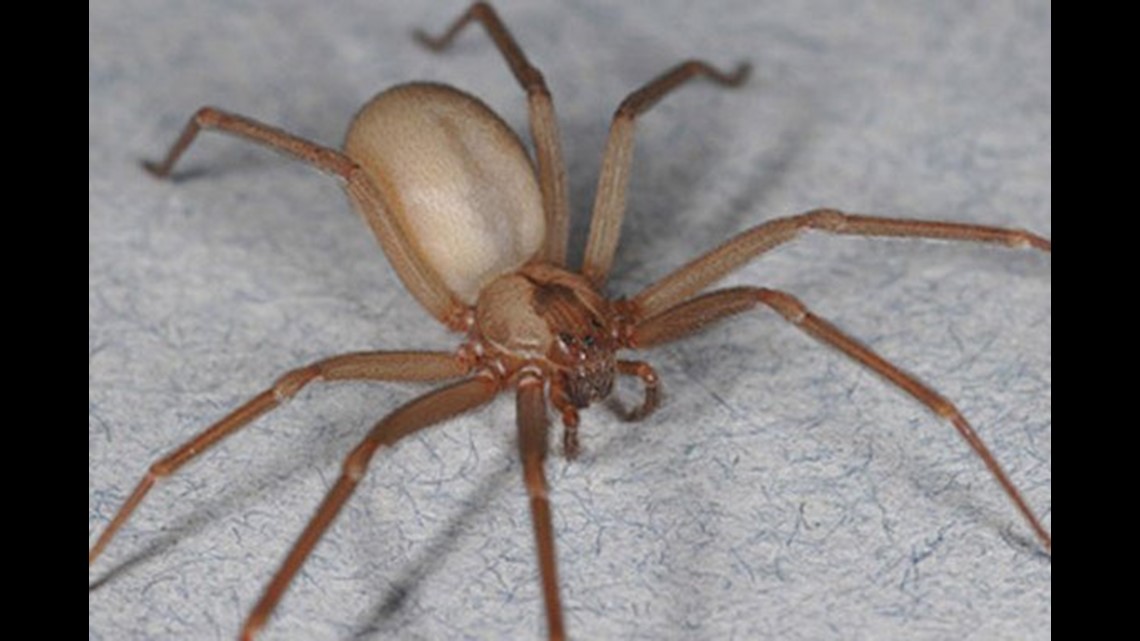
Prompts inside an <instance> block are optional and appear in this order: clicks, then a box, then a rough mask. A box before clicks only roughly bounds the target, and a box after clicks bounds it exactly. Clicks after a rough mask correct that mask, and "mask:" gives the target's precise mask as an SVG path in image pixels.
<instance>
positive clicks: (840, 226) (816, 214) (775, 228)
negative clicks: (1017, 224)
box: [628, 209, 1052, 319]
mask: <svg viewBox="0 0 1140 641" xmlns="http://www.w3.org/2000/svg"><path fill="white" fill-rule="evenodd" d="M806 229H816V230H819V231H825V232H828V233H831V234H843V235H849V236H894V237H904V238H934V239H939V240H962V241H968V242H975V243H996V244H999V245H1006V246H1009V247H1032V248H1034V249H1039V250H1041V251H1045V252H1050V251H1052V243H1051V242H1050V241H1049V240H1048V239H1046V238H1042V237H1041V236H1038V235H1036V234H1032V233H1030V232H1027V231H1023V230H1020V229H1005V228H1002V227H989V226H986V225H971V224H967V223H948V222H941V221H926V220H907V219H903V218H883V217H880V216H864V215H860V214H845V213H843V212H841V211H837V210H834V209H817V210H814V211H809V212H807V213H804V214H799V215H797V216H788V217H786V218H777V219H775V220H770V221H768V222H766V223H761V224H759V225H757V226H755V227H753V228H752V229H749V230H746V231H744V232H741V233H740V234H738V235H736V236H735V237H733V238H731V239H729V240H728V242H726V243H724V244H723V245H721V246H720V247H717V248H716V249H713V250H712V251H710V252H707V253H705V254H704V255H702V256H699V257H697V258H696V259H694V260H692V261H689V263H687V264H685V265H683V266H681V267H680V268H678V269H676V270H674V271H673V272H672V273H671V274H669V275H668V276H665V277H664V278H662V279H661V280H658V281H657V282H656V283H654V284H652V285H650V286H649V287H647V288H645V290H644V291H642V292H641V293H640V294H638V295H637V296H635V297H633V298H632V299H630V301H629V303H628V304H629V305H630V306H631V308H632V310H633V312H634V313H635V314H637V315H638V316H639V318H643V319H644V318H649V317H651V316H654V315H656V314H659V313H661V312H663V311H665V310H666V309H669V308H670V307H672V306H674V305H676V304H678V303H680V302H681V301H683V300H685V299H687V298H689V297H690V296H692V295H694V294H696V293H698V292H700V291H701V290H703V289H704V288H705V287H708V286H709V285H711V284H713V283H714V282H716V281H718V280H720V279H721V278H723V277H724V276H726V275H727V274H729V273H730V272H732V271H733V270H735V269H737V268H739V267H740V266H741V265H743V264H744V263H746V262H748V261H750V260H752V259H753V258H756V257H757V256H759V255H761V254H763V253H765V252H767V251H768V250H770V249H773V248H775V247H777V246H779V245H782V244H784V243H786V242H788V241H790V240H792V239H793V238H795V237H797V236H799V235H800V232H802V231H804V230H806Z"/></svg>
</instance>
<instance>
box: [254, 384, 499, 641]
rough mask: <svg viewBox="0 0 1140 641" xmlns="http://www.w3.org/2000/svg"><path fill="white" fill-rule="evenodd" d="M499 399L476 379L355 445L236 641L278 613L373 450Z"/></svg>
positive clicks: (391, 419) (397, 414)
mask: <svg viewBox="0 0 1140 641" xmlns="http://www.w3.org/2000/svg"><path fill="white" fill-rule="evenodd" d="M498 393H499V381H498V380H497V379H496V378H495V377H493V376H489V375H480V376H475V377H473V378H468V379H466V380H463V381H460V382H458V383H454V384H452V385H449V386H447V387H443V388H440V389H437V390H435V391H432V392H428V393H427V394H424V395H423V396H420V397H419V398H416V399H414V400H412V401H410V402H408V403H405V404H404V405H402V406H400V407H399V408H397V409H396V410H395V411H393V412H392V413H391V414H389V415H388V416H386V417H385V418H384V419H383V420H381V421H380V422H379V423H377V424H376V426H375V427H373V428H372V431H371V432H369V433H368V436H366V437H364V440H363V441H361V442H360V445H357V446H356V448H355V449H353V450H352V452H351V453H349V455H348V457H346V458H345V460H344V468H343V471H342V472H341V475H340V478H338V479H337V482H336V484H335V485H333V487H332V489H331V490H329V492H328V494H327V495H326V496H325V500H324V501H323V502H322V503H321V505H320V507H319V508H317V512H316V514H314V515H313V518H312V520H310V521H309V524H308V525H307V526H305V530H304V532H302V533H301V536H300V537H298V539H297V542H296V543H294V544H293V547H292V549H290V550H289V555H288V556H286V557H285V561H284V562H283V563H282V564H281V568H280V569H279V570H277V574H275V575H274V576H273V580H272V581H270V582H269V585H268V586H266V588H265V592H264V593H263V594H262V596H261V600H259V601H258V602H257V605H256V606H255V607H254V608H253V611H251V612H250V614H249V618H248V619H246V622H245V625H244V626H243V627H242V632H241V638H242V639H244V640H247V641H248V640H249V639H252V638H253V637H254V636H255V635H256V634H257V632H258V630H260V629H261V627H262V626H263V625H265V622H266V620H267V619H268V618H269V615H270V614H272V613H273V609H274V608H276V607H277V602H278V601H280V600H281V597H282V596H283V595H284V594H285V590H286V589H287V588H288V587H289V584H290V583H291V582H292V581H293V576H294V575H296V574H297V571H298V570H300V569H301V565H302V564H303V563H304V562H305V559H306V558H308V556H309V553H310V552H312V551H313V548H314V547H315V546H316V545H317V542H318V541H320V540H321V537H322V536H324V533H325V531H326V530H327V529H328V528H329V525H331V524H332V522H333V519H335V518H336V516H337V514H338V513H340V510H341V508H342V507H344V504H345V502H346V501H347V500H348V498H349V497H350V496H352V493H353V491H354V490H355V489H356V485H357V483H359V482H360V479H361V478H363V477H364V474H365V472H367V471H368V464H369V463H370V462H371V460H372V456H373V455H374V454H376V451H377V450H378V449H380V448H381V447H389V446H391V445H392V444H394V443H395V442H396V441H398V440H400V439H402V438H404V437H405V436H408V435H409V434H413V433H415V432H418V431H419V430H421V429H424V428H426V427H431V426H432V425H435V424H436V423H439V422H441V421H443V420H446V419H448V418H451V417H453V416H456V415H459V414H463V413H465V412H469V411H471V410H473V409H475V408H476V407H479V406H480V405H484V404H485V403H487V402H488V401H490V400H491V399H493V398H494V397H495V395H497V394H498Z"/></svg>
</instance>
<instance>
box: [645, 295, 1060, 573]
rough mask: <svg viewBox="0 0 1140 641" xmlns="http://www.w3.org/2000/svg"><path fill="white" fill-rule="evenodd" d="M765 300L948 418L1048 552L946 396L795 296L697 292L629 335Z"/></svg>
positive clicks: (710, 318) (1045, 538)
mask: <svg viewBox="0 0 1140 641" xmlns="http://www.w3.org/2000/svg"><path fill="white" fill-rule="evenodd" d="M760 303H763V304H764V305H767V306H768V307H771V308H772V309H774V310H776V311H777V312H779V313H780V315H781V316H783V317H784V318H785V319H787V320H788V321H789V322H791V323H792V324H793V325H795V326H796V327H798V328H800V329H801V330H803V331H805V332H807V333H808V334H810V335H811V336H813V337H814V338H816V339H817V340H819V341H821V342H823V343H826V344H827V345H830V346H832V347H834V348H836V349H838V350H839V351H841V352H843V353H844V354H846V355H847V356H849V357H851V358H852V359H854V360H855V361H857V362H858V363H860V364H861V365H864V366H866V367H868V368H870V369H871V370H872V371H874V372H875V373H876V374H878V375H880V376H882V377H883V378H885V379H887V380H888V381H889V382H891V383H893V384H894V385H895V386H896V387H898V388H899V389H901V390H903V391H904V392H906V393H907V394H910V395H911V396H912V397H914V398H915V399H916V400H917V401H918V402H920V403H922V404H923V405H925V406H926V407H928V408H929V409H930V410H931V411H932V412H934V413H935V414H937V415H939V416H941V417H942V418H944V419H946V420H948V421H950V423H951V424H952V425H953V426H954V429H956V430H958V433H959V434H961V435H962V438H964V439H966V442H967V443H968V444H969V445H970V447H971V448H972V449H973V450H974V453H975V454H977V455H978V456H979V457H980V458H981V459H982V462H983V463H985V465H986V467H987V468H989V471H990V473H991V474H992V475H993V476H994V478H995V479H997V482H998V484H999V485H1001V487H1002V489H1003V490H1004V491H1005V493H1006V495H1007V496H1009V498H1010V500H1012V501H1013V503H1014V505H1015V506H1017V509H1018V511H1019V512H1021V515H1022V517H1024V518H1025V520H1026V521H1027V522H1028V523H1029V526H1030V527H1031V528H1033V532H1034V534H1035V535H1036V536H1037V538H1038V540H1040V541H1041V544H1042V545H1043V546H1045V550H1046V551H1048V552H1050V553H1051V552H1052V549H1053V538H1052V536H1051V535H1050V534H1049V532H1048V531H1047V530H1045V528H1044V526H1042V525H1041V522H1040V521H1039V520H1038V519H1037V517H1036V516H1035V515H1034V514H1033V510H1031V509H1030V508H1029V505H1028V504H1027V503H1026V502H1025V499H1023V498H1022V497H1021V493H1020V492H1018V490H1017V487H1016V486H1014V484H1013V482H1012V481H1010V480H1009V477H1008V476H1006V473H1005V471H1004V470H1003V469H1002V468H1001V466H1000V465H998V462H997V460H996V459H995V458H994V456H993V454H991V453H990V450H989V448H988V447H986V445H985V443H983V442H982V439H981V438H980V437H979V436H978V435H977V433H976V432H974V429H973V428H972V427H971V426H970V424H969V423H967V422H966V419H965V418H964V417H963V416H962V414H961V413H960V412H959V411H958V408H956V407H954V405H953V404H951V403H950V401H948V400H946V399H945V398H943V397H942V396H941V395H940V394H938V393H937V392H935V391H934V390H932V389H931V388H929V387H927V386H926V385H924V384H923V383H921V382H919V380H918V379H916V378H915V377H914V376H912V375H910V374H908V373H906V372H904V371H902V370H901V369H899V368H898V367H896V366H895V365H892V364H891V363H890V362H888V361H887V360H886V359H884V358H883V357H882V356H879V355H878V354H876V353H875V352H874V351H872V350H871V349H870V348H869V347H867V346H866V345H863V344H862V343H860V342H858V341H856V340H855V339H853V338H851V337H850V336H847V335H846V334H844V333H843V332H842V331H840V330H839V328H837V327H836V326H834V325H832V324H831V323H829V322H827V321H825V320H823V319H822V318H820V317H818V316H816V315H815V314H812V313H811V312H810V311H809V310H808V309H807V307H805V306H804V305H803V303H801V302H800V301H799V300H797V299H796V298H795V297H793V296H791V295H789V294H786V293H784V292H781V291H777V290H773V289H765V288H759V287H736V288H732V289H722V290H718V291H714V292H710V293H708V294H705V295H703V296H698V297H696V298H694V299H692V300H689V301H687V302H685V303H682V304H680V305H677V306H676V307H673V308H672V309H669V310H667V311H665V312H662V313H660V314H658V315H656V316H654V317H653V318H650V319H648V320H645V321H642V322H641V323H640V324H638V325H637V326H636V327H635V328H634V330H633V332H632V334H631V337H630V343H631V345H632V346H634V347H650V346H653V345H660V344H662V343H667V342H669V341H672V340H676V339H678V338H681V337H682V336H685V335H688V334H690V333H692V332H694V331H696V330H698V329H700V328H701V327H703V326H705V325H706V324H708V323H711V322H714V321H716V320H719V319H721V318H725V317H727V316H732V315H735V314H739V313H741V312H744V311H746V310H749V309H752V308H753V307H755V306H756V305H757V304H760Z"/></svg>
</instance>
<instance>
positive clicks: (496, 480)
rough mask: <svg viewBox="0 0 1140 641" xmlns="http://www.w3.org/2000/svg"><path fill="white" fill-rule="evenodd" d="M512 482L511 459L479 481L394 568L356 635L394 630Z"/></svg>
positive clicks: (515, 474) (516, 471) (515, 472)
mask: <svg viewBox="0 0 1140 641" xmlns="http://www.w3.org/2000/svg"><path fill="white" fill-rule="evenodd" d="M552 456H553V452H552ZM512 483H515V484H517V485H518V486H519V487H520V488H521V487H522V482H521V465H520V464H518V463H517V462H513V461H512V464H510V465H508V466H506V467H503V468H502V469H500V470H498V471H496V472H495V473H494V474H491V475H490V476H487V477H486V478H485V479H484V480H483V481H482V482H481V483H479V485H478V486H477V487H476V488H475V489H474V490H472V491H471V492H470V493H469V495H468V497H467V499H466V500H465V501H464V502H463V509H462V510H460V511H459V512H458V513H457V514H455V515H453V516H452V517H451V519H450V521H449V522H448V523H447V525H446V527H444V528H443V529H440V530H439V531H438V532H436V534H435V536H434V537H433V538H432V539H431V540H430V541H429V542H428V543H427V544H426V545H424V546H422V548H421V549H420V550H419V551H418V552H417V553H416V554H415V555H414V558H413V559H412V560H409V561H404V562H401V563H400V565H399V567H398V568H393V570H395V571H396V572H398V573H399V574H397V575H396V576H395V577H394V578H393V579H392V581H391V584H390V586H389V587H388V588H387V593H388V594H387V596H386V597H384V599H383V600H382V601H381V602H380V603H379V604H377V605H376V607H375V608H374V609H373V611H372V615H371V616H370V617H368V623H367V624H366V625H364V626H363V627H362V628H361V629H359V630H357V631H356V634H355V636H356V637H362V636H365V635H368V634H371V633H373V632H387V633H394V632H397V631H398V628H399V623H398V622H397V621H395V615H396V614H398V613H399V612H400V610H401V609H402V608H403V607H404V605H405V604H406V603H407V602H408V599H409V598H410V597H411V596H412V595H414V594H415V592H416V590H417V589H418V588H419V586H420V585H421V584H422V583H423V581H424V579H426V578H427V577H429V576H430V575H432V574H435V573H436V572H437V571H438V570H439V569H440V568H441V567H442V566H443V561H444V559H446V558H448V557H449V556H450V555H452V554H454V553H455V550H456V549H457V547H458V546H457V545H456V542H457V541H458V540H459V538H460V536H462V534H463V527H464V526H465V525H467V524H468V523H470V521H471V519H472V517H474V516H475V515H476V514H479V513H481V512H484V511H486V509H487V507H488V506H489V505H490V503H491V498H492V497H494V496H497V495H499V494H501V493H502V492H504V491H505V490H506V489H507V488H508V486H509V485H510V484H512Z"/></svg>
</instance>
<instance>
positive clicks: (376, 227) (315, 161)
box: [143, 107, 466, 330]
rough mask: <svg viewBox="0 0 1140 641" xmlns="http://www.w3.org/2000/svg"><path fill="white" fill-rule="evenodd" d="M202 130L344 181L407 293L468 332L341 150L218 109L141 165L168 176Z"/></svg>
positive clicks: (199, 116) (196, 118) (451, 299)
mask: <svg viewBox="0 0 1140 641" xmlns="http://www.w3.org/2000/svg"><path fill="white" fill-rule="evenodd" d="M203 129H205V130H213V131H218V132H220V133H223V134H227V135H230V136H236V137H238V138H244V139H245V140H248V141H250V142H253V143H255V144H258V145H262V146H264V147H268V148H270V149H273V150H275V151H279V152H281V153H284V154H287V155H290V156H293V157H294V158H296V159H298V160H301V161H302V162H305V163H307V164H309V165H312V166H313V167H316V168H317V169H319V170H321V171H323V172H325V173H328V174H332V175H334V176H337V177H339V178H340V179H342V180H343V181H344V188H345V191H347V192H348V194H349V197H350V198H351V199H352V200H354V201H355V202H356V203H357V204H358V205H359V206H358V207H357V210H358V211H359V212H361V214H362V215H363V216H364V219H365V222H367V223H368V226H369V227H371V228H372V233H373V234H374V235H375V236H376V239H377V240H378V241H379V242H380V246H381V247H382V248H383V249H384V254H385V255H386V256H387V257H388V260H389V262H391V263H392V267H393V268H394V269H395V270H396V273H397V275H399V277H400V280H401V281H403V283H404V286H405V287H407V288H408V291H410V292H411V293H412V295H413V296H415V297H416V300H418V301H419V302H420V304H421V305H423V306H424V307H425V308H427V310H428V312H430V313H431V314H432V315H433V316H435V317H436V318H437V319H439V320H440V321H441V322H442V323H443V324H445V325H447V326H448V327H451V328H453V329H456V330H463V329H466V324H465V322H464V320H463V316H464V313H465V311H466V306H465V305H463V303H462V302H460V301H459V300H458V299H456V298H455V295H454V294H452V293H451V291H450V290H449V289H448V288H447V286H446V285H444V283H443V280H442V279H441V278H440V277H439V275H438V274H436V273H435V272H434V271H433V270H432V269H430V268H429V267H428V266H427V265H425V264H424V263H423V261H422V259H421V258H420V257H419V255H418V254H417V252H416V250H415V248H414V247H413V245H412V243H411V241H410V240H409V239H408V237H407V234H406V233H405V232H404V231H403V230H402V229H400V227H399V225H397V224H396V222H395V221H394V220H393V219H392V217H391V216H389V215H387V213H386V208H385V207H384V204H383V199H382V198H381V197H380V192H379V190H378V189H377V188H376V186H375V185H373V184H372V180H371V179H370V178H368V175H367V174H366V173H365V172H364V171H363V170H362V169H361V168H360V166H359V165H357V164H356V161H354V160H353V159H351V158H349V157H348V156H346V155H345V154H343V153H341V152H340V151H337V150H336V149H332V148H330V147H325V146H323V145H319V144H317V143H315V142H312V141H310V140H305V139H304V138H301V137H299V136H294V135H293V134H291V133H289V132H287V131H284V130H282V129H278V128H277V127H272V126H270V125H267V124H265V123H262V122H259V121H257V120H254V119H253V118H249V117H246V116H242V115H238V114H234V113H229V112H227V111H223V110H221V109H217V108H214V107H202V108H200V109H199V110H198V111H196V112H195V113H194V115H193V116H191V117H190V120H189V121H188V122H187V123H186V127H185V128H183V130H182V134H181V135H179V136H178V139H177V140H175V141H174V144H173V145H171V146H170V150H169V151H168V152H167V154H166V157H165V158H164V159H163V160H162V162H151V161H146V162H144V163H143V167H145V168H146V169H147V171H149V172H151V173H152V174H154V175H155V176H157V177H159V178H167V177H169V176H170V172H171V171H172V170H173V169H174V165H175V163H177V162H178V159H179V158H181V157H182V154H183V153H184V152H185V151H186V149H187V148H188V147H189V146H190V144H191V143H192V142H194V139H195V138H197V137H198V133H199V132H200V131H202V130H203Z"/></svg>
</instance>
